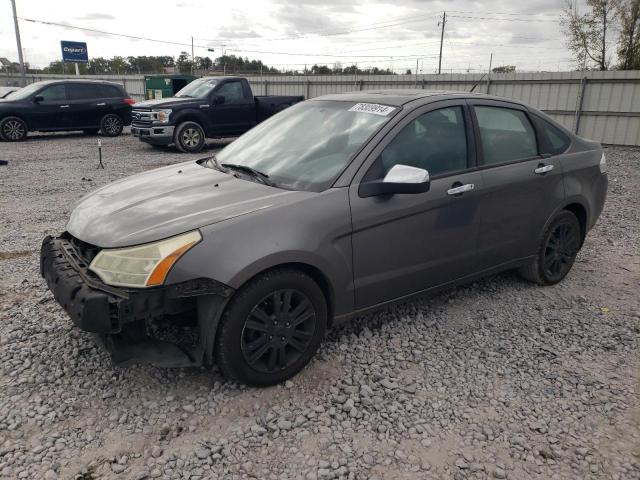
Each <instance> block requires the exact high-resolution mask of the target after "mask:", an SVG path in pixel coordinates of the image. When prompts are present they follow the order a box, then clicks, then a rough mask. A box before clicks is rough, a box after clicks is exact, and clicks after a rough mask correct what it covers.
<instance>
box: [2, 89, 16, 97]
mask: <svg viewBox="0 0 640 480" xmlns="http://www.w3.org/2000/svg"><path fill="white" fill-rule="evenodd" d="M19 89H20V88H19V87H0V98H5V97H6V96H7V95H9V94H10V93H12V92H15V91H17V90H19Z"/></svg>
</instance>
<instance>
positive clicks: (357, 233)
mask: <svg viewBox="0 0 640 480" xmlns="http://www.w3.org/2000/svg"><path fill="white" fill-rule="evenodd" d="M470 125H471V121H470V117H469V114H468V110H467V109H466V108H465V104H464V101H463V100H461V101H449V102H437V104H430V105H428V106H425V107H422V108H420V109H418V110H416V111H415V112H413V113H412V114H410V115H408V116H407V118H405V119H403V120H402V121H401V122H400V123H399V124H398V125H397V126H396V127H395V128H394V129H393V130H392V131H391V132H390V133H389V134H388V135H387V136H386V137H385V139H384V140H383V141H382V142H381V144H380V145H378V147H376V149H375V150H374V151H373V152H372V154H371V155H370V156H369V158H368V160H367V161H366V162H365V164H364V165H363V168H362V169H361V171H360V172H359V173H358V174H357V175H356V178H355V179H354V181H353V183H352V185H351V186H350V190H349V198H350V204H351V212H352V221H353V235H352V244H353V269H354V283H355V290H356V306H357V308H358V309H361V308H365V307H369V306H372V305H375V304H377V303H380V302H384V301H388V300H392V299H395V298H399V297H402V296H405V295H409V294H412V293H416V292H419V291H422V290H425V289H428V288H430V287H435V286H438V285H443V284H446V283H448V282H451V281H453V280H456V279H458V278H461V277H464V276H466V275H469V274H471V273H473V272H474V271H475V270H476V263H477V262H476V241H477V235H478V225H479V222H478V212H477V203H478V200H477V197H478V195H479V194H480V192H481V191H482V175H481V173H480V172H477V171H474V170H473V164H474V154H475V147H474V143H473V136H472V135H471V134H470V132H471V131H470V130H469V129H468V127H470ZM397 164H401V165H409V166H413V167H418V168H422V169H426V170H428V171H429V174H430V176H431V185H430V189H429V191H428V192H425V193H419V194H396V195H391V196H379V197H364V198H363V197H361V196H360V195H359V185H360V183H361V182H367V181H371V180H377V179H382V178H384V176H385V175H386V172H388V171H389V169H390V168H391V167H393V166H394V165H397ZM363 172H366V173H363ZM458 187H463V188H462V189H459V190H454V189H456V188H458ZM456 192H460V193H456Z"/></svg>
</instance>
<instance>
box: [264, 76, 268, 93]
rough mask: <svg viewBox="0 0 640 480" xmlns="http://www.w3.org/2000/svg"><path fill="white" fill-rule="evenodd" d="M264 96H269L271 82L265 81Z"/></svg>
mask: <svg viewBox="0 0 640 480" xmlns="http://www.w3.org/2000/svg"><path fill="white" fill-rule="evenodd" d="M264 94H265V96H267V95H269V80H265V81H264Z"/></svg>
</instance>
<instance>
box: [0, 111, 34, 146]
mask: <svg viewBox="0 0 640 480" xmlns="http://www.w3.org/2000/svg"><path fill="white" fill-rule="evenodd" d="M27 131H28V128H27V124H26V123H25V122H24V120H22V119H21V118H19V117H5V118H3V119H2V120H0V137H2V139H3V140H4V141H6V142H20V141H22V140H24V139H25V138H27Z"/></svg>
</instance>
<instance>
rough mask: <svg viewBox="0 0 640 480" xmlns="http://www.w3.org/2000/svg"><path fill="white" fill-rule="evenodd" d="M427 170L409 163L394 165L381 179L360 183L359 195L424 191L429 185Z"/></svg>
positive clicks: (369, 195)
mask: <svg viewBox="0 0 640 480" xmlns="http://www.w3.org/2000/svg"><path fill="white" fill-rule="evenodd" d="M429 182H430V180H429V172H428V171H426V170H424V169H422V168H416V167H410V166H409V165H394V166H393V167H391V170H389V171H388V172H387V174H386V175H385V177H384V178H383V179H382V180H374V181H372V182H367V183H362V184H361V185H360V189H359V190H358V193H359V194H360V196H361V197H374V196H378V195H393V194H395V193H424V192H428V191H429V187H430V185H431V184H430V183H429Z"/></svg>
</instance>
